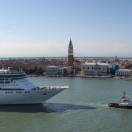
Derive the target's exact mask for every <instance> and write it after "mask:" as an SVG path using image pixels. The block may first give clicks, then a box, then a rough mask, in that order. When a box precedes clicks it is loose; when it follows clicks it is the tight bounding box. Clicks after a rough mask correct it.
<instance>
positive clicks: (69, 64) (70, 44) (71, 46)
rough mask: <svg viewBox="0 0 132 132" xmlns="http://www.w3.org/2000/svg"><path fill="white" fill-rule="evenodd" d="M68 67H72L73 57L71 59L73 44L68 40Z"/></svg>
mask: <svg viewBox="0 0 132 132" xmlns="http://www.w3.org/2000/svg"><path fill="white" fill-rule="evenodd" d="M68 66H72V67H73V66H74V57H73V44H72V40H71V39H70V42H69V47H68Z"/></svg>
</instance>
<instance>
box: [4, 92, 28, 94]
mask: <svg viewBox="0 0 132 132" xmlns="http://www.w3.org/2000/svg"><path fill="white" fill-rule="evenodd" d="M5 93H6V94H9V93H14V91H5ZM16 93H23V92H21V91H16ZM25 93H30V91H25Z"/></svg>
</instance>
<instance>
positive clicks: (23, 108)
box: [0, 103, 96, 113]
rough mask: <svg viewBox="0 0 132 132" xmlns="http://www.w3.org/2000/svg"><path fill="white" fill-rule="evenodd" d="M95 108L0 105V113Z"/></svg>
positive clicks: (62, 104) (49, 104)
mask: <svg viewBox="0 0 132 132" xmlns="http://www.w3.org/2000/svg"><path fill="white" fill-rule="evenodd" d="M95 108H96V107H92V106H86V105H74V104H64V103H44V104H24V105H0V112H21V113H36V112H46V113H51V112H64V111H67V110H81V109H95Z"/></svg>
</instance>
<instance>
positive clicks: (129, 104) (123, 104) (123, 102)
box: [108, 91, 132, 109]
mask: <svg viewBox="0 0 132 132" xmlns="http://www.w3.org/2000/svg"><path fill="white" fill-rule="evenodd" d="M108 106H109V107H114V108H124V109H132V101H130V100H129V99H128V98H127V97H126V92H125V91H124V92H123V96H122V98H121V99H120V102H119V103H109V104H108Z"/></svg>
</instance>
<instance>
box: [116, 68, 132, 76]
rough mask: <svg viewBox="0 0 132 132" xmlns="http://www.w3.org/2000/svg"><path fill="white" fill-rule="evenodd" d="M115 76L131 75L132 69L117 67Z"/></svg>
mask: <svg viewBox="0 0 132 132" xmlns="http://www.w3.org/2000/svg"><path fill="white" fill-rule="evenodd" d="M115 75H116V76H131V75H132V71H131V70H129V69H119V70H117V71H116V74H115Z"/></svg>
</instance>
